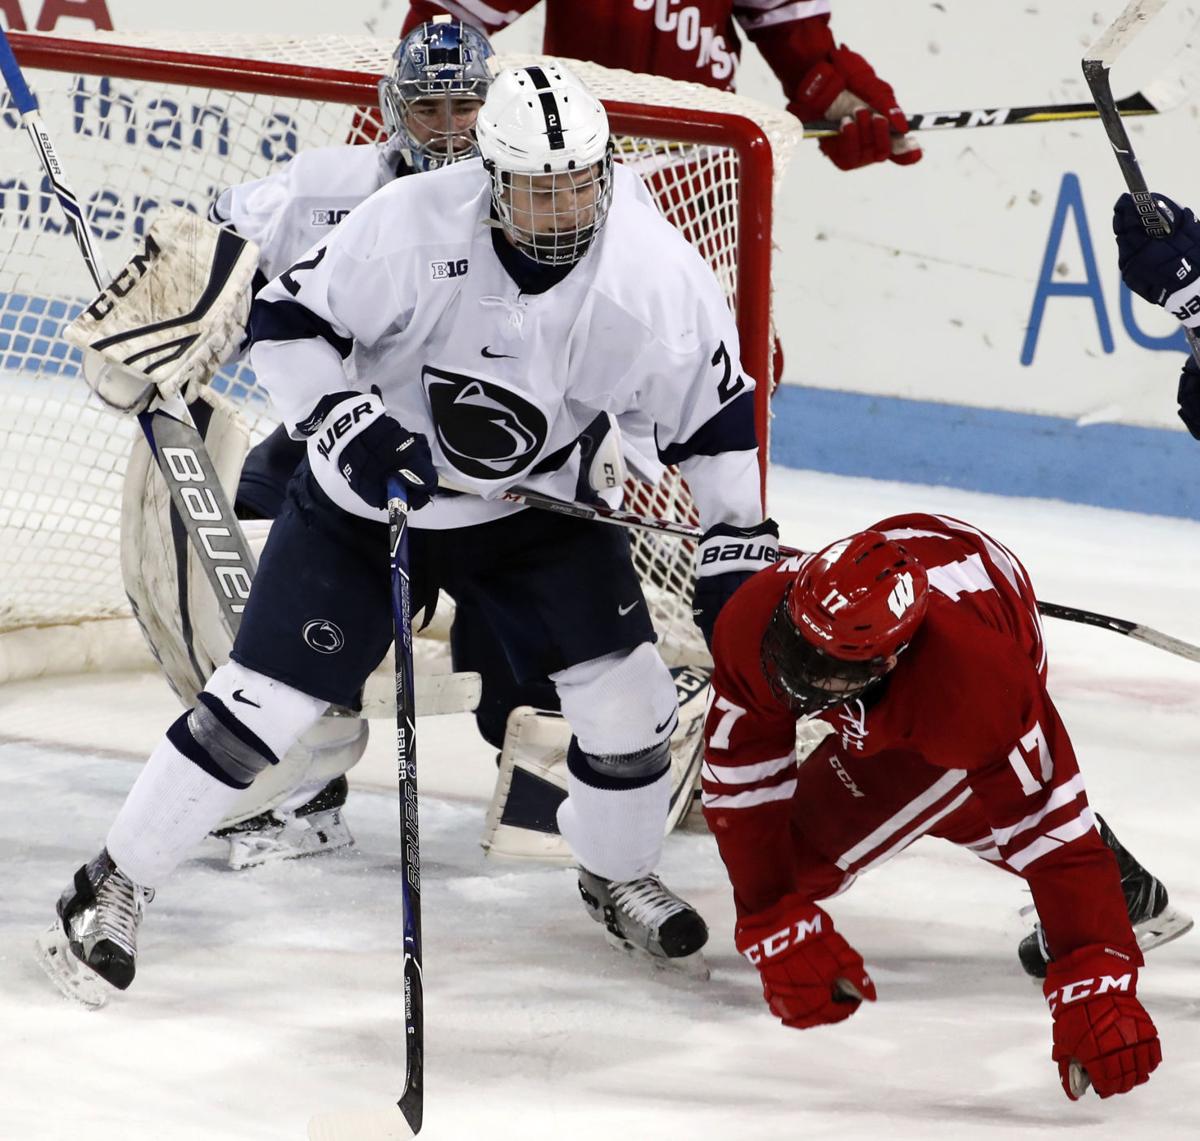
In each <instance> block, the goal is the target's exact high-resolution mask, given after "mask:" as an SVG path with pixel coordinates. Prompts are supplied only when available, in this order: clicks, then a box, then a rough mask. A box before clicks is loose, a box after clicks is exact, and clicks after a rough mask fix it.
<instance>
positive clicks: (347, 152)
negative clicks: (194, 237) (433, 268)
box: [213, 143, 392, 241]
mask: <svg viewBox="0 0 1200 1141" xmlns="http://www.w3.org/2000/svg"><path fill="white" fill-rule="evenodd" d="M391 178H392V175H391V172H390V171H389V170H388V168H387V165H386V164H385V163H384V161H383V158H382V156H381V153H380V149H379V147H377V146H375V145H374V144H373V143H371V144H361V143H360V144H355V145H352V146H333V147H314V148H313V149H312V150H307V151H301V152H300V153H299V154H298V155H296V156H295V157H294V158H293V159H292V160H291V161H290V162H288V163H286V164H285V165H284V166H282V167H281V168H280V169H279V170H277V171H275V172H274V173H273V174H269V175H267V176H266V177H265V178H256V179H254V180H253V181H251V182H243V183H240V184H239V185H237V186H230V187H228V188H227V189H225V190H223V191H222V192H221V194H220V196H219V197H218V198H217V201H216V204H215V206H214V209H213V220H214V221H218V222H226V223H229V224H231V225H232V226H233V227H234V228H235V229H236V230H237V231H238V233H240V234H241V235H242V236H243V237H246V238H251V239H253V240H255V241H257V240H258V235H257V234H255V233H248V232H246V229H244V228H243V227H246V226H249V227H256V226H261V225H262V224H263V222H265V221H267V220H269V219H270V218H271V217H272V216H273V215H275V214H276V213H277V212H278V211H279V210H281V209H283V208H285V207H286V206H287V205H288V204H289V203H290V202H292V201H294V200H296V199H298V198H326V197H327V198H330V199H333V198H337V199H343V198H357V199H358V200H359V201H362V199H364V198H367V197H369V196H370V195H372V194H374V193H375V191H376V190H378V189H379V188H380V187H381V186H383V185H385V184H386V183H388V182H390V181H391Z"/></svg>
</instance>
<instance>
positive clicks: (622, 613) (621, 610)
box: [617, 602, 637, 618]
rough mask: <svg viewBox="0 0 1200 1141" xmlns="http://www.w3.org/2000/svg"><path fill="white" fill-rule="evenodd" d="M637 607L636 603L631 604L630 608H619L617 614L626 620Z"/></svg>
mask: <svg viewBox="0 0 1200 1141" xmlns="http://www.w3.org/2000/svg"><path fill="white" fill-rule="evenodd" d="M635 606H637V603H636V602H631V603H630V604H629V605H628V606H618V607H617V613H618V614H619V615H620V616H621V617H622V618H624V617H625V615H626V614H628V613H629V612H630V611H631V610H632V609H633V608H634V607H635Z"/></svg>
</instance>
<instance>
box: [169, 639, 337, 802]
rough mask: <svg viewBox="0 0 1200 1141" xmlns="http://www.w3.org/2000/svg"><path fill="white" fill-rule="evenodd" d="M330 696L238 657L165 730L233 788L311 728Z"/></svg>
mask: <svg viewBox="0 0 1200 1141" xmlns="http://www.w3.org/2000/svg"><path fill="white" fill-rule="evenodd" d="M327 705H328V703H327V702H325V701H321V700H320V699H319V698H315V697H310V696H309V695H308V694H306V693H301V692H300V691H299V690H297V689H293V688H292V687H291V686H289V685H284V684H283V682H279V681H275V680H274V679H273V678H269V677H265V676H264V675H263V674H260V673H256V672H255V671H254V670H249V669H246V667H245V666H241V665H238V664H237V663H236V662H229V663H227V664H226V665H223V666H221V667H220V668H219V669H218V670H217V671H216V672H215V673H214V674H213V675H212V677H211V678H209V680H208V684H207V685H206V686H205V688H204V690H203V691H202V692H201V693H200V694H199V696H198V698H197V701H196V705H195V707H194V708H193V709H192V710H191V712H189V713H186V714H184V716H182V717H181V718H179V720H178V721H176V722H175V724H174V725H172V726H171V728H170V729H169V730H168V731H167V737H168V739H169V740H170V742H171V744H173V745H174V746H175V748H177V749H178V750H179V751H180V752H181V753H182V754H183V755H184V756H185V757H187V758H188V759H189V760H190V761H192V762H193V763H194V764H197V765H199V766H200V768H202V769H204V770H205V771H206V772H208V773H209V774H210V775H211V776H213V777H215V778H216V779H217V780H219V781H221V782H222V783H223V784H227V785H229V786H230V787H232V788H247V787H249V785H250V784H251V783H252V782H253V780H254V778H255V777H256V776H257V775H258V774H259V773H260V772H262V771H263V769H265V768H266V767H267V766H268V765H274V764H278V762H279V757H280V756H282V755H283V754H284V753H286V752H287V750H288V749H289V748H291V746H292V745H293V744H294V743H295V741H296V740H297V739H298V738H299V737H300V735H301V734H302V733H304V732H305V731H306V730H307V729H309V728H310V727H311V726H312V725H313V723H314V722H315V721H316V720H317V719H318V718H319V717H320V716H321V714H322V713H323V712H324V711H325V709H326V706H327Z"/></svg>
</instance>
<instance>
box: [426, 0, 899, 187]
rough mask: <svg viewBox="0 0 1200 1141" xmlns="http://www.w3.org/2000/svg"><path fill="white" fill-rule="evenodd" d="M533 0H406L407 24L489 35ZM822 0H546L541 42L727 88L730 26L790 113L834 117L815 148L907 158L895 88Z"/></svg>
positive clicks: (732, 49)
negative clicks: (457, 23) (837, 34)
mask: <svg viewBox="0 0 1200 1141" xmlns="http://www.w3.org/2000/svg"><path fill="white" fill-rule="evenodd" d="M538 3H540V0H505V2H504V3H503V4H497V3H495V2H494V0H486V2H485V0H440V2H439V3H431V2H430V0H413V3H412V4H411V6H410V9H409V13H408V17H407V19H406V20H405V23H404V31H405V32H407V31H409V30H410V29H411V28H413V27H415V26H416V25H417V24H419V23H421V21H422V20H429V19H432V18H433V16H435V15H437V14H438V13H443V12H448V13H449V14H450V15H452V16H456V17H457V18H458V19H460V20H464V21H466V22H467V23H471V24H475V25H476V26H477V27H479V28H482V29H483V30H484V31H486V32H487V33H488V34H489V35H492V34H494V33H496V32H498V31H500V30H501V29H502V28H505V27H507V26H508V25H509V24H511V23H512V22H513V21H514V20H515V19H516V18H517V17H518V16H521V15H523V14H524V13H525V12H528V11H529V10H530V9H531V8H534V7H536V6H537V5H538ZM830 6H831V5H830V0H804V2H803V3H794V2H793V0H690V2H689V0H588V3H586V4H580V3H578V2H577V0H546V32H545V36H544V39H543V44H542V50H543V51H545V52H546V53H547V54H548V55H555V56H566V57H569V58H571V59H584V60H590V61H591V62H593V63H599V64H603V65H604V66H605V67H621V68H626V69H627V70H629V71H637V72H643V73H645V74H648V75H658V76H662V77H663V78H664V79H685V80H690V81H691V82H693V83H703V84H705V85H706V86H708V87H716V88H719V89H721V90H724V91H732V90H733V88H734V84H735V82H736V79H737V67H738V61H739V58H740V53H741V38H740V36H739V34H738V30H739V28H740V29H741V31H742V32H744V33H745V34H746V35H747V36H749V37H750V39H751V40H752V41H753V43H754V44H755V46H756V47H757V48H758V50H759V51H760V52H762V55H763V58H764V59H765V60H766V61H767V63H768V64H769V65H770V67H771V70H772V71H773V72H774V73H775V74H776V76H778V77H779V81H780V83H781V84H782V85H783V92H784V95H785V96H786V97H787V100H788V110H789V111H791V112H792V114H793V115H795V116H796V117H797V118H799V119H807V120H812V119H833V120H838V121H840V122H841V131H840V133H839V134H838V135H836V136H834V137H832V138H828V139H822V140H821V150H822V151H824V153H825V154H826V155H827V156H828V157H829V159H830V160H831V161H832V162H833V163H834V164H836V165H837V166H838V167H839V168H840V169H841V170H853V169H855V168H856V167H860V166H868V165H870V164H871V163H876V162H883V161H884V160H885V159H890V160H891V161H892V162H895V163H899V164H901V165H908V164H910V163H914V162H916V161H917V160H918V159H920V157H921V148H920V146H919V145H918V144H917V142H916V140H915V139H914V138H913V137H912V136H911V135H909V134H908V133H907V132H908V119H907V118H905V115H904V112H903V111H901V110H900V107H899V104H898V102H897V100H896V93H895V92H894V91H893V90H892V88H891V86H890V85H889V84H888V83H886V82H884V80H882V79H880V78H879V76H877V75H876V74H875V71H874V69H873V68H872V67H871V65H870V64H869V63H868V62H867V61H866V60H865V59H864V58H863V57H862V56H861V55H859V54H858V53H857V52H854V51H851V50H850V49H849V48H848V47H846V45H845V44H838V43H837V42H836V41H835V40H834V38H833V33H832V32H831V31H830V30H829V13H830Z"/></svg>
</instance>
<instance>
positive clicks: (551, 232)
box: [487, 142, 613, 265]
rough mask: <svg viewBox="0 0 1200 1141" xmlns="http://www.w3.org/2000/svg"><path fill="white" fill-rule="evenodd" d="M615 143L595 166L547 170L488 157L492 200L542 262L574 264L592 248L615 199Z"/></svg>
mask: <svg viewBox="0 0 1200 1141" xmlns="http://www.w3.org/2000/svg"><path fill="white" fill-rule="evenodd" d="M612 153H613V148H612V143H611V142H610V143H609V144H608V147H607V148H606V150H605V152H604V157H603V158H602V159H600V160H599V161H598V162H594V163H591V164H590V165H589V166H584V167H578V168H576V167H574V166H573V167H572V169H570V170H565V171H560V172H553V173H546V174H522V173H516V172H513V171H507V170H501V169H500V168H499V166H498V165H497V164H496V163H494V162H488V163H487V167H488V171H489V173H490V174H491V177H492V202H493V204H494V205H495V207H496V213H497V214H498V215H499V217H500V225H501V227H502V228H503V230H504V232H505V234H507V235H508V238H509V240H510V241H511V242H512V243H513V245H514V246H516V247H517V249H519V250H520V251H521V252H522V253H523V254H525V255H526V257H529V258H531V259H532V260H533V261H536V262H539V263H540V264H542V265H574V264H575V263H576V262H578V261H580V260H581V259H582V258H583V256H584V254H586V253H587V252H588V250H589V249H590V248H591V245H592V243H593V242H594V241H595V238H596V235H597V234H598V233H599V232H600V230H601V228H602V227H603V226H604V222H605V220H606V219H607V217H608V210H609V207H610V206H611V205H612V192H613V169H612Z"/></svg>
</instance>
